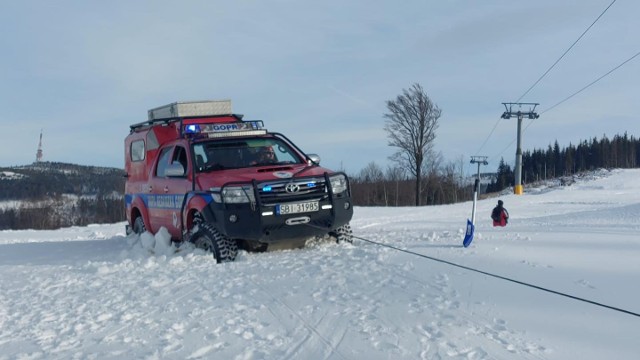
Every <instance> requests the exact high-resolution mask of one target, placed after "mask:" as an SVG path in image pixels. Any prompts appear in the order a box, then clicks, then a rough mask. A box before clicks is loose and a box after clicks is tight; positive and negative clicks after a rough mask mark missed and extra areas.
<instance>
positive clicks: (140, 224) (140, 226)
mask: <svg viewBox="0 0 640 360" xmlns="http://www.w3.org/2000/svg"><path fill="white" fill-rule="evenodd" d="M145 231H147V227H146V226H145V225H144V220H142V216H138V217H137V218H136V220H135V221H134V222H133V232H134V233H136V234H138V235H142V234H143V233H144V232H145Z"/></svg>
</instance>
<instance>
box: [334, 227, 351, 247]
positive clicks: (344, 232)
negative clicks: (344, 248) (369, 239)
mask: <svg viewBox="0 0 640 360" xmlns="http://www.w3.org/2000/svg"><path fill="white" fill-rule="evenodd" d="M331 235H332V236H333V237H335V238H336V242H337V243H341V242H343V241H346V242H348V243H353V231H352V230H351V225H350V224H344V225H342V226H340V227H339V228H337V229H335V230H334V231H333V232H332V233H331Z"/></svg>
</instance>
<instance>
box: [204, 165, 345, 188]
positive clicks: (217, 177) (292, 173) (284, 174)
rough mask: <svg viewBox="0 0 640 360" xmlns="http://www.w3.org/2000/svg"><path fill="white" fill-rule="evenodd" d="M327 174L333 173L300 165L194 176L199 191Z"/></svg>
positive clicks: (222, 171)
mask: <svg viewBox="0 0 640 360" xmlns="http://www.w3.org/2000/svg"><path fill="white" fill-rule="evenodd" d="M325 172H327V173H329V174H332V173H333V171H331V170H329V169H326V168H323V167H320V166H316V165H313V166H308V165H301V164H294V165H275V166H260V167H255V168H242V169H230V170H219V171H211V172H206V173H199V174H196V179H197V184H198V185H199V186H200V188H201V189H203V190H204V189H211V188H219V187H222V186H223V185H224V184H226V183H229V182H234V183H242V182H245V183H251V181H252V180H254V179H255V180H256V181H258V182H264V181H270V180H276V181H277V180H286V179H295V178H305V177H310V176H323V175H324V173H325Z"/></svg>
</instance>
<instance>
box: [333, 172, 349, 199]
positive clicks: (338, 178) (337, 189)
mask: <svg viewBox="0 0 640 360" xmlns="http://www.w3.org/2000/svg"><path fill="white" fill-rule="evenodd" d="M329 180H330V181H331V191H333V193H334V194H340V193H341V192H344V191H346V190H347V177H346V176H344V175H342V174H340V175H335V176H331V177H330V178H329Z"/></svg>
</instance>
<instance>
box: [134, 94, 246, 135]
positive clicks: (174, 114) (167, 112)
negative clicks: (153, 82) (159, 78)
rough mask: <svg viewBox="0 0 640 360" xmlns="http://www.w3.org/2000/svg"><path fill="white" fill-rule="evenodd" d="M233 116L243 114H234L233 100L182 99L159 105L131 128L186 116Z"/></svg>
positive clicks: (237, 116)
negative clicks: (146, 118) (144, 119)
mask: <svg viewBox="0 0 640 360" xmlns="http://www.w3.org/2000/svg"><path fill="white" fill-rule="evenodd" d="M223 116H233V117H235V118H236V119H237V120H238V121H241V120H242V117H243V116H242V115H240V114H233V113H232V111H231V100H204V101H182V102H174V103H171V104H167V105H163V106H159V107H157V108H153V109H151V110H149V111H148V120H147V121H143V122H141V123H137V124H133V125H131V126H130V128H131V130H132V131H133V130H136V129H140V128H143V127H149V126H153V125H158V124H169V123H172V122H175V121H181V120H182V119H186V118H198V117H200V118H202V117H208V118H209V117H210V118H215V117H223Z"/></svg>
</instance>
